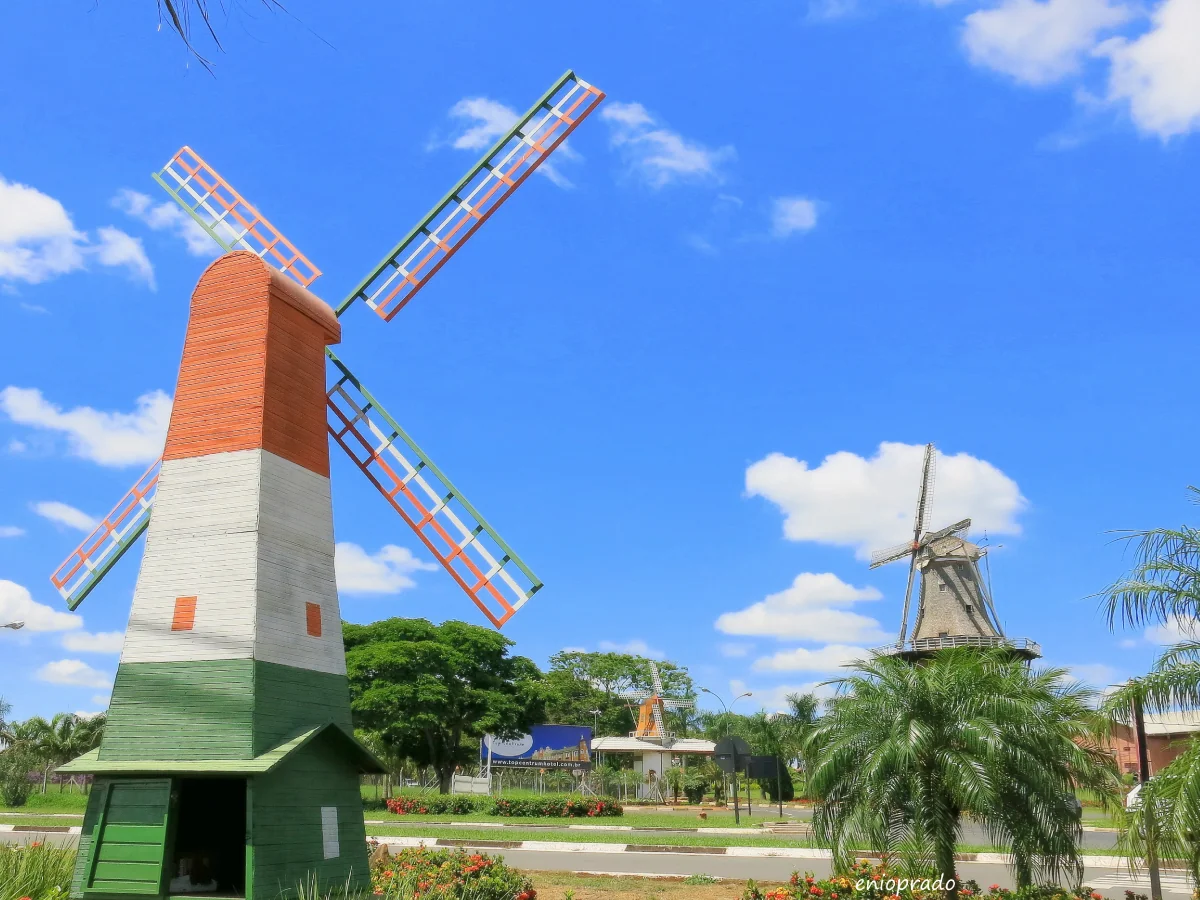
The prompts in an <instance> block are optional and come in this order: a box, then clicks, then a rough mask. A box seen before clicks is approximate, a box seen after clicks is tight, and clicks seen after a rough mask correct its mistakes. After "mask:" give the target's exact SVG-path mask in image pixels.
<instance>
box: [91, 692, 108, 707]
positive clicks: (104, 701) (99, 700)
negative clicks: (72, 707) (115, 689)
mask: <svg viewBox="0 0 1200 900" xmlns="http://www.w3.org/2000/svg"><path fill="white" fill-rule="evenodd" d="M111 700H112V695H111V694H93V695H92V702H93V703H95V704H96V705H97V706H103V707H104V708H105V709H108V704H109V701H111Z"/></svg>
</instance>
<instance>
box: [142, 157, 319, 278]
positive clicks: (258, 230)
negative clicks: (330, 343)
mask: <svg viewBox="0 0 1200 900" xmlns="http://www.w3.org/2000/svg"><path fill="white" fill-rule="evenodd" d="M153 177H154V180H155V181H157V182H158V183H159V184H160V185H161V186H162V188H163V190H165V191H166V192H167V193H168V194H170V195H171V196H172V197H173V198H174V199H175V202H176V203H178V204H179V205H180V206H181V207H183V211H184V212H186V213H187V214H188V215H189V216H191V217H192V219H193V220H194V221H195V222H196V224H197V225H199V226H200V227H201V228H203V229H204V230H205V231H206V232H208V235H209V237H211V238H212V239H213V240H214V241H216V242H217V244H218V245H220V247H221V248H222V249H223V250H225V252H227V253H228V252H232V251H233V250H249V251H250V252H251V253H253V254H254V255H255V256H258V257H259V258H260V259H263V260H265V261H266V262H267V263H269V264H270V265H272V266H274V267H275V268H277V269H279V270H280V271H281V272H283V273H284V274H285V275H289V276H291V277H292V278H293V279H295V280H296V281H297V282H298V283H300V284H302V285H303V286H304V287H308V286H309V285H310V284H312V283H313V282H314V281H316V280H317V278H318V277H320V275H321V270H320V269H318V268H317V267H316V266H314V265H313V264H312V262H310V261H309V259H308V257H306V256H305V255H304V254H303V253H301V252H300V251H299V250H297V249H296V247H295V245H293V244H292V242H291V241H289V240H288V239H287V238H286V237H284V236H283V234H282V233H281V232H280V231H279V229H278V228H276V227H275V226H274V225H272V224H271V223H270V222H269V221H267V218H266V216H264V215H263V214H262V213H260V212H259V211H258V210H257V209H255V208H254V207H253V206H252V205H251V204H249V203H247V202H246V200H245V199H243V197H242V195H241V194H239V193H238V192H237V191H235V190H234V189H233V185H231V184H230V183H229V182H228V181H226V180H225V179H224V178H222V177H221V176H220V175H218V174H217V170H216V169H214V168H213V167H212V166H210V165H209V164H208V163H206V162H205V161H204V160H203V159H201V158H200V155H199V154H198V153H196V151H195V150H193V149H192V148H191V147H187V146H185V147H181V148H180V150H179V152H178V153H176V154H175V155H174V156H172V157H171V159H170V160H169V161H168V162H167V164H166V165H165V166H163V168H162V170H161V171H159V172H155V173H154V175H153Z"/></svg>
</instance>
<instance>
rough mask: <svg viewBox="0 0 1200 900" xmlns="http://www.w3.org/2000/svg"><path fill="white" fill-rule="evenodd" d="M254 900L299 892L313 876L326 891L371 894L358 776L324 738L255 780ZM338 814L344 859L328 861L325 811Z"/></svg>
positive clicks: (342, 755) (342, 856) (253, 815)
mask: <svg viewBox="0 0 1200 900" xmlns="http://www.w3.org/2000/svg"><path fill="white" fill-rule="evenodd" d="M252 796H253V804H254V805H253V810H252V817H253V819H252V820H253V827H252V840H253V843H254V896H255V900H267V898H272V897H274V896H276V894H277V893H280V892H283V893H294V891H295V888H296V885H298V884H299V883H301V882H302V881H305V880H306V879H308V878H309V877H311V876H312V875H315V876H316V877H317V880H318V882H319V884H320V888H321V890H322V891H324V890H327V889H329V888H339V889H340V888H341V887H342V886H344V885H345V883H346V881H347V879H350V880H351V882H352V883H353V884H355V885H357V886H361V887H367V885H368V882H369V880H370V876H369V873H368V870H367V843H366V841H367V835H366V829H365V826H364V824H363V812H362V799H361V797H360V795H359V787H358V771H357V770H356V769H355V767H354V766H353V765H351V764H350V763H349V762H347V760H346V758H345V756H344V754H343V753H342V752H341V751H340V748H339V745H338V744H337V743H336V742H335V741H331V740H329V737H328V735H322V736H321V737H319V738H317V740H315V741H313V742H312V743H311V744H309V745H308V746H306V747H304V748H303V749H301V750H299V751H297V752H296V753H295V754H294V755H293V756H292V757H290V758H289V759H288V760H287V761H286V762H284V764H283V765H282V766H280V767H279V769H277V770H276V771H274V772H272V773H270V774H269V775H257V776H255V777H254V789H253V792H252ZM323 806H332V807H335V808H336V809H337V811H338V843H339V845H340V851H341V853H340V855H339V856H337V857H335V858H334V859H324V858H323V857H324V854H323V852H322V836H321V807H323Z"/></svg>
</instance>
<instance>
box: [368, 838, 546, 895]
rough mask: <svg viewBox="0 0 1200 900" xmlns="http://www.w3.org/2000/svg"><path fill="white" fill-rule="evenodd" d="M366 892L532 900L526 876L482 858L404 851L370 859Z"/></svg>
mask: <svg viewBox="0 0 1200 900" xmlns="http://www.w3.org/2000/svg"><path fill="white" fill-rule="evenodd" d="M372 860H373V862H372V865H371V890H372V893H373V894H375V895H377V896H383V897H388V898H398V900H399V898H403V900H464V898H469V900H536V898H537V891H535V890H534V889H533V882H532V881H530V880H529V879H528V878H527V877H526V876H525V875H523V874H521V873H520V872H518V871H517V870H516V869H513V868H511V867H509V866H507V865H505V864H504V862H503V861H502V860H499V859H496V858H495V857H492V856H488V855H487V854H485V853H467V852H466V851H464V850H454V851H450V850H427V849H425V848H424V847H419V848H415V849H404V850H400V851H398V852H397V853H396V855H395V856H391V855H389V854H382V855H381V854H379V853H374V854H372Z"/></svg>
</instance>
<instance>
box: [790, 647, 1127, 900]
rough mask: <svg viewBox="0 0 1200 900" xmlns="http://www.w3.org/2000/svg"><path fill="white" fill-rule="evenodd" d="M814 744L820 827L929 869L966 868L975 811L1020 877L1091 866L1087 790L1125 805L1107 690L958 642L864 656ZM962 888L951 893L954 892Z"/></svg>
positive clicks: (841, 686) (841, 848) (826, 836)
mask: <svg viewBox="0 0 1200 900" xmlns="http://www.w3.org/2000/svg"><path fill="white" fill-rule="evenodd" d="M853 668H854V673H853V674H851V675H848V676H847V677H845V678H843V679H839V680H838V681H836V682H834V684H835V685H837V687H838V694H837V695H836V696H835V697H834V699H833V700H832V701H830V704H829V707H828V712H827V713H826V715H825V716H823V717H822V718H821V719H820V721H819V723H818V724H817V725H816V726H815V727H814V728H813V731H812V734H811V735H810V737H809V740H808V742H807V747H806V752H807V753H808V754H809V759H810V760H811V770H810V772H809V790H810V792H811V793H812V795H813V796H814V797H815V798H816V799H817V800H818V806H817V809H816V811H815V814H814V818H813V825H814V830H815V833H816V835H817V836H818V838H819V839H820V840H822V841H824V842H825V843H827V844H828V845H829V846H830V847H831V848H832V850H833V852H834V859H835V864H837V865H846V864H848V863H849V862H851V861H852V859H853V855H854V851H855V849H856V848H860V847H863V846H868V847H871V848H872V849H876V850H880V851H884V852H891V853H897V854H898V855H899V857H900V858H901V859H902V860H903V861H904V862H905V863H906V865H907V866H908V867H909V868H910V869H911V870H913V871H914V872H915V871H918V870H925V871H928V870H929V869H930V868H932V869H933V870H935V871H936V872H937V873H938V874H940V875H941V876H943V877H944V878H947V879H951V878H954V877H955V865H954V850H955V844H956V841H957V839H958V836H959V832H960V827H961V825H962V822H963V818H964V817H965V816H970V817H971V818H972V819H974V820H975V821H977V822H979V823H980V824H981V825H982V826H983V828H984V829H985V830H986V831H987V832H988V834H989V835H990V836H991V837H992V839H993V840H995V841H996V842H997V843H1002V844H1005V845H1008V846H1010V847H1011V850H1012V857H1013V862H1012V867H1013V871H1014V875H1015V877H1016V880H1017V883H1018V884H1019V885H1022V886H1023V885H1029V884H1032V883H1033V880H1034V878H1035V876H1036V877H1046V878H1049V879H1051V880H1057V879H1058V877H1059V876H1060V875H1061V874H1071V875H1073V876H1074V877H1075V878H1076V879H1078V878H1080V877H1082V872H1083V863H1082V859H1081V856H1080V853H1079V849H1078V843H1077V842H1078V838H1079V835H1080V833H1081V825H1080V820H1079V818H1078V815H1077V812H1076V809H1075V806H1074V802H1073V791H1074V790H1075V789H1076V788H1078V789H1083V790H1089V791H1093V792H1094V793H1095V794H1096V795H1097V796H1098V797H1100V798H1102V799H1103V800H1104V801H1105V802H1107V803H1111V802H1112V801H1113V798H1114V797H1115V796H1116V789H1117V784H1118V779H1117V770H1116V764H1115V761H1114V760H1113V758H1112V756H1111V755H1110V754H1108V753H1107V752H1106V751H1104V750H1103V749H1102V748H1101V747H1100V746H1099V745H1098V744H1097V743H1096V742H1095V740H1094V738H1095V736H1096V735H1098V734H1099V733H1101V729H1102V727H1103V725H1102V723H1101V721H1100V717H1099V715H1098V714H1097V713H1096V712H1095V711H1094V709H1093V708H1092V706H1091V704H1092V702H1093V700H1094V694H1093V693H1092V692H1091V691H1089V690H1087V689H1085V688H1083V687H1082V686H1080V685H1079V684H1078V683H1076V682H1072V681H1069V680H1067V679H1066V673H1065V671H1064V670H1062V669H1052V668H1051V669H1044V670H1041V671H1031V670H1030V669H1028V668H1027V667H1026V666H1025V665H1024V664H1023V663H1022V662H1020V661H1018V660H1016V659H1013V658H1012V657H1011V656H1010V655H1007V654H1004V653H1003V652H1002V651H995V652H982V651H976V650H970V649H964V650H945V651H941V652H939V653H938V654H937V655H936V656H934V657H932V658H930V659H928V660H926V661H923V662H921V663H918V664H912V663H909V662H906V661H905V660H903V659H901V658H899V657H895V656H890V657H876V658H873V659H871V660H867V661H862V662H860V663H858V664H856V665H855V666H854V667H853ZM956 893H957V888H954V889H951V890H950V891H949V896H954V895H955V894H956Z"/></svg>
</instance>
